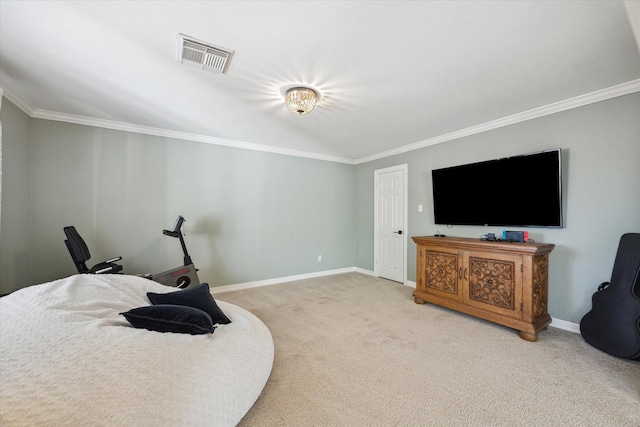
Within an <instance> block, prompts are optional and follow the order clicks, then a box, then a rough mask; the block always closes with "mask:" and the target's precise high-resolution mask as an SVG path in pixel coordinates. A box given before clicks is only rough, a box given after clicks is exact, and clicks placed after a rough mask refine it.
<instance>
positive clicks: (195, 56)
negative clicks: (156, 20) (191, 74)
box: [178, 34, 233, 74]
mask: <svg viewBox="0 0 640 427" xmlns="http://www.w3.org/2000/svg"><path fill="white" fill-rule="evenodd" d="M232 56H233V51H232V50H229V49H225V48H222V47H219V46H214V45H212V44H208V43H205V42H203V41H200V40H196V39H194V38H192V37H189V36H185V35H184V34H178V61H180V63H181V64H185V65H189V66H192V67H197V68H200V69H201V70H205V71H210V72H212V73H217V74H225V73H226V72H227V68H229V62H230V61H231V57H232Z"/></svg>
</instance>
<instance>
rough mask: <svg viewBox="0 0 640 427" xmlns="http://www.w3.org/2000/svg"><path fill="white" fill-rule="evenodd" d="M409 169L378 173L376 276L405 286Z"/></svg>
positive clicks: (389, 169) (395, 169)
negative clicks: (407, 182)
mask: <svg viewBox="0 0 640 427" xmlns="http://www.w3.org/2000/svg"><path fill="white" fill-rule="evenodd" d="M406 177H407V165H401V166H394V167H391V168H386V169H380V170H377V171H375V189H376V195H375V205H376V206H375V215H374V217H375V219H374V222H375V235H374V236H375V237H374V245H375V249H374V256H375V271H374V272H375V274H376V275H377V276H379V277H384V278H386V279H390V280H394V281H396V282H401V283H404V282H405V280H406V258H407V256H406V250H407V234H406V230H405V223H406V221H407V220H406V213H407V209H406V206H405V203H406V199H407V197H406V190H407V189H406Z"/></svg>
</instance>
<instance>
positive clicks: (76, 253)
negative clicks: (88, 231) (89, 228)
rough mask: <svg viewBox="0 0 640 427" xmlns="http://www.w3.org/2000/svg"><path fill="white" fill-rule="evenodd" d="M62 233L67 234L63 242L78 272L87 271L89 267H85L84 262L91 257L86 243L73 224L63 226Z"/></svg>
mask: <svg viewBox="0 0 640 427" xmlns="http://www.w3.org/2000/svg"><path fill="white" fill-rule="evenodd" d="M64 234H65V235H66V236H67V240H65V241H64V243H65V244H66V245H67V249H69V253H70V254H71V258H72V259H73V262H74V264H75V265H76V268H77V269H78V272H79V273H87V272H88V271H89V269H88V268H87V265H86V262H87V260H89V258H91V253H89V248H88V247H87V244H86V243H85V241H84V239H83V238H82V237H81V236H80V234H79V233H78V231H77V230H76V228H75V227H74V226H69V227H64Z"/></svg>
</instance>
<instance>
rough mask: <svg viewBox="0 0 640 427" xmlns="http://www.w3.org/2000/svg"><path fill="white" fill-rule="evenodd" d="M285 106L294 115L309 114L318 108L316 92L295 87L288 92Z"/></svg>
mask: <svg viewBox="0 0 640 427" xmlns="http://www.w3.org/2000/svg"><path fill="white" fill-rule="evenodd" d="M285 104H286V105H287V108H288V109H289V111H291V112H292V113H296V114H299V115H302V114H307V113H309V112H310V111H311V110H313V108H314V107H315V106H316V92H315V91H314V90H313V89H309V88H307V87H294V88H291V89H289V90H288V91H287V94H286V96H285Z"/></svg>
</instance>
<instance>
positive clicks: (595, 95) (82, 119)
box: [2, 79, 640, 165]
mask: <svg viewBox="0 0 640 427" xmlns="http://www.w3.org/2000/svg"><path fill="white" fill-rule="evenodd" d="M2 89H3V94H2V96H4V97H5V98H7V99H8V100H9V101H11V102H12V103H13V104H15V105H16V106H17V107H18V108H20V109H21V110H22V111H24V112H25V113H26V114H27V115H29V116H30V117H33V118H38V119H44V120H53V121H59V122H66V123H74V124H79V125H85V126H94V127H99V128H105V129H113V130H120V131H124V132H132V133H140V134H145V135H153V136H159V137H165V138H172V139H180V140H185V141H195V142H202V143H206V144H214V145H222V146H226V147H233V148H240V149H244V150H254V151H262V152H266V153H272V154H282V155H285V156H294V157H304V158H308V159H314V160H322V161H327V162H334V163H345V164H350V165H358V164H361V163H367V162H370V161H373V160H379V159H383V158H386V157H391V156H395V155H397V154H403V153H407V152H409V151H414V150H419V149H421V148H425V147H429V146H431V145H436V144H441V143H443V142H448V141H452V140H455V139H459V138H464V137H466V136H471V135H476V134H479V133H482V132H487V131H490V130H494V129H498V128H501V127H504V126H509V125H512V124H516V123H521V122H524V121H527V120H532V119H536V118H539V117H544V116H548V115H550V114H555V113H559V112H562V111H566V110H570V109H573V108H578V107H582V106H585V105H589V104H594V103H596V102H600V101H606V100H608V99H611V98H616V97H619V96H624V95H628V94H631V93H635V92H640V79H637V80H632V81H629V82H626V83H622V84H619V85H616V86H612V87H609V88H605V89H602V90H597V91H595V92H591V93H587V94H585V95H580V96H576V97H574V98H570V99H567V100H564V101H559V102H555V103H553V104H549V105H545V106H543V107H538V108H534V109H532V110H528V111H524V112H522V113H518V114H513V115H511V116H507V117H503V118H501V119H497V120H493V121H490V122H486V123H482V124H480V125H477V126H472V127H468V128H466V129H461V130H458V131H455V132H451V133H447V134H444V135H440V136H436V137H434V138H429V139H426V140H423V141H419V142H416V143H413V144H409V145H404V146H402V147H398V148H394V149H393V150H388V151H383V152H380V153H377V154H372V155H370V156H365V157H361V158H358V159H349V158H346V157H338V156H329V155H324V154H318V153H311V152H307V151H299V150H291V149H287V148H279V147H272V146H268V145H263V144H256V143H251V142H243V141H234V140H230V139H224V138H217V137H213V136H207V135H200V134H193V133H188V132H178V131H173V130H168V129H162V128H154V127H149V126H141V125H136V124H131V123H125V122H117V121H113V120H104V119H96V118H93V117H86V116H79V115H74V114H66V113H59V112H55V111H49V110H41V109H38V108H35V107H34V106H33V104H31V103H30V102H29V101H28V100H26V99H25V98H23V97H22V96H20V95H19V94H18V93H17V92H15V91H13V90H12V89H11V88H9V87H7V86H6V85H5V86H2Z"/></svg>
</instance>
